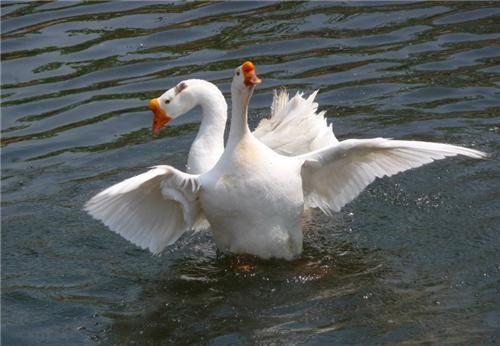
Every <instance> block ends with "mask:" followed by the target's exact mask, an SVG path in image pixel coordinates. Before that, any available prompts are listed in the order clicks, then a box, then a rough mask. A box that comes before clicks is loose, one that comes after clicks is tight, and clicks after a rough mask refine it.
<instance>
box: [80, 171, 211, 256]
mask: <svg viewBox="0 0 500 346" xmlns="http://www.w3.org/2000/svg"><path fill="white" fill-rule="evenodd" d="M198 190H199V181H198V176H195V175H190V174H186V173H183V172H181V171H179V170H177V169H175V168H173V167H170V166H156V167H153V168H152V169H150V170H149V171H147V172H145V173H142V174H139V175H137V176H135V177H132V178H129V179H126V180H124V181H122V182H120V183H118V184H115V185H113V186H111V187H109V188H107V189H106V190H104V191H102V192H101V193H99V194H97V195H96V196H94V197H92V198H91V199H90V200H89V201H88V202H87V203H86V204H85V210H86V211H87V212H88V213H89V214H90V215H92V216H93V217H94V218H96V219H98V220H101V221H102V222H103V223H104V224H105V225H106V226H108V227H109V228H110V229H111V230H112V231H114V232H116V233H118V234H120V235H121V236H122V237H124V238H125V239H127V240H129V241H130V242H132V243H133V244H135V245H137V246H139V247H141V248H143V249H149V250H150V251H151V252H153V253H155V254H158V253H160V252H161V251H162V250H163V249H164V248H165V247H166V246H168V245H170V244H172V243H174V242H175V241H176V240H177V239H178V238H179V237H180V236H181V235H182V234H183V233H184V232H185V231H187V230H189V229H191V228H193V227H196V225H200V224H202V223H204V224H206V220H205V217H204V215H203V213H202V212H201V211H200V206H199V203H198V201H197V198H196V197H197V192H198Z"/></svg>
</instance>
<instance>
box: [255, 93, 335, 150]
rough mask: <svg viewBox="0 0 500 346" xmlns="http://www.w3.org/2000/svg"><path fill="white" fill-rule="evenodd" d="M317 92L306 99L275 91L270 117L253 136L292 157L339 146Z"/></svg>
mask: <svg viewBox="0 0 500 346" xmlns="http://www.w3.org/2000/svg"><path fill="white" fill-rule="evenodd" d="M317 93H318V92H317V91H315V92H313V93H312V94H311V95H309V97H308V98H307V99H306V98H304V97H303V94H302V93H297V94H296V95H295V96H294V97H292V99H290V100H289V99H288V92H287V91H286V90H285V89H282V90H281V91H280V93H279V94H278V93H277V92H276V90H275V91H274V97H273V103H272V105H271V117H270V118H268V119H262V120H261V121H260V122H259V125H258V126H257V128H256V129H255V131H254V132H253V134H254V136H255V137H256V138H258V139H259V140H260V141H261V142H263V143H264V144H266V145H267V146H268V147H269V148H271V149H273V150H274V151H276V152H277V153H279V154H282V155H287V156H293V155H300V154H304V153H307V152H310V151H314V150H317V149H320V148H323V147H325V146H327V145H332V144H334V143H337V142H338V141H337V139H336V138H335V135H334V134H333V130H332V125H328V124H327V121H326V118H325V112H319V113H317V110H318V104H317V103H316V102H314V98H315V97H316V94H317Z"/></svg>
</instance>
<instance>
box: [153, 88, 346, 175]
mask: <svg viewBox="0 0 500 346" xmlns="http://www.w3.org/2000/svg"><path fill="white" fill-rule="evenodd" d="M316 94H317V91H315V92H314V93H312V94H311V95H310V96H309V97H308V98H307V99H305V98H304V97H302V95H303V94H302V93H297V94H296V95H295V96H294V97H293V98H292V99H289V96H288V93H287V92H286V91H285V90H282V91H281V92H280V93H279V94H278V93H276V91H275V93H274V97H273V102H272V105H271V116H270V118H268V119H263V120H261V121H260V123H259V125H258V126H257V128H256V129H255V131H254V132H253V134H254V136H255V137H257V138H258V139H259V140H260V141H261V142H263V143H264V144H266V145H267V146H268V147H269V148H271V149H273V150H274V151H276V152H277V153H279V154H282V155H286V156H292V155H299V154H303V153H307V152H310V151H313V150H317V149H319V148H323V147H325V146H327V145H332V144H334V143H337V142H338V141H337V139H336V138H335V135H334V134H333V131H332V126H331V125H327V121H326V119H325V117H324V114H325V112H320V113H317V112H316V111H317V109H318V104H317V103H315V102H314V98H315V97H316ZM196 106H200V108H201V110H202V120H201V124H200V129H199V130H198V134H197V135H196V138H195V139H194V141H193V144H192V145H191V148H190V150H189V155H188V160H187V169H186V171H187V172H188V173H192V174H201V173H204V172H207V171H208V170H209V169H210V168H212V167H213V166H214V165H215V163H216V162H217V161H218V160H219V158H220V156H221V155H222V152H223V151H224V130H225V127H226V120H227V103H226V100H225V98H224V95H223V94H222V92H221V91H220V90H219V88H217V87H216V86H215V85H214V84H212V83H210V82H208V81H205V80H201V79H188V80H185V81H182V82H180V83H179V84H177V85H176V86H175V87H173V88H171V89H169V90H167V91H166V92H164V93H163V94H162V95H161V96H160V97H158V98H155V99H153V100H151V102H150V103H149V108H150V109H151V110H152V111H153V113H154V118H153V126H152V132H153V134H157V133H158V132H159V131H160V129H161V128H162V127H163V126H165V125H166V124H167V123H168V122H169V121H170V120H172V119H175V118H177V117H179V116H182V115H183V114H185V113H187V112H189V111H190V110H191V109H193V108H195V107H196Z"/></svg>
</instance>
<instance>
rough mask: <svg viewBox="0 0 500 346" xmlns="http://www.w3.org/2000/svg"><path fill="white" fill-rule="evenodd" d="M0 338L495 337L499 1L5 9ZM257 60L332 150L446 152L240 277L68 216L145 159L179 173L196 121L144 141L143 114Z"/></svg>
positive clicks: (260, 106)
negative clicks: (297, 97) (406, 144)
mask: <svg viewBox="0 0 500 346" xmlns="http://www.w3.org/2000/svg"><path fill="white" fill-rule="evenodd" d="M1 10H2V13H1V31H2V33H1V58H2V62H1V68H2V70H1V92H2V97H1V112H2V148H1V149H2V245H1V246H2V253H1V255H2V268H1V269H2V306H1V309H2V321H1V324H2V343H3V344H5V345H40V344H50V345H79V344H95V343H97V344H105V345H108V344H116V345H126V344H134V343H135V344H140V345H144V344H150V345H156V344H158V345H160V344H162V345H167V344H172V345H181V344H209V345H229V344H259V345H271V344H287V345H289V344H308V345H345V344H355V345H370V344H398V345H403V344H404V345H406V344H440V345H441V344H463V345H472V344H476V345H477V344H495V343H499V342H500V254H499V249H500V170H499V168H500V165H499V163H498V156H495V155H496V154H495V153H496V152H498V150H499V147H500V144H499V143H500V141H499V139H500V138H499V131H500V130H499V128H500V89H499V86H500V68H499V63H500V44H499V42H500V6H499V4H498V3H496V2H385V3H382V2H369V3H361V2H338V3H335V2H312V3H300V2H286V3H274V2H231V3H215V2H213V3H211V2H177V3H167V2H138V1H137V2H133V1H127V2H123V1H122V2H78V3H77V2H68V1H61V2H25V3H15V2H7V1H3V2H2V4H1ZM246 59H252V60H253V61H254V62H255V64H256V66H257V70H258V72H259V73H260V74H261V75H262V76H263V77H264V83H263V84H262V85H260V86H259V88H258V89H257V90H256V93H255V96H254V97H253V99H252V102H251V110H250V113H251V114H250V120H251V122H252V125H255V124H256V123H257V121H258V120H259V119H260V118H262V117H263V116H266V115H267V114H268V107H269V105H270V102H271V95H272V89H274V88H278V87H280V86H286V87H288V88H289V89H290V90H291V91H292V92H295V91H296V90H304V91H306V92H311V91H313V90H315V89H318V88H319V89H320V93H319V96H318V102H319V103H320V109H322V110H326V111H327V115H328V116H329V121H330V122H332V123H333V125H334V129H335V132H336V134H337V137H338V138H339V139H346V138H353V137H357V138H370V137H375V136H385V137H393V138H399V139H417V140H430V141H437V142H449V143H454V144H459V145H464V146H468V147H474V148H478V149H480V150H484V151H487V152H490V153H493V154H494V156H493V159H492V160H488V161H475V160H470V159H459V158H454V159H448V160H445V161H441V162H438V163H434V164H432V165H429V166H425V167H423V168H420V169H418V170H414V171H410V172H407V173H404V174H401V175H398V176H396V177H393V178H389V179H387V178H386V179H382V180H378V181H376V182H375V183H374V184H372V185H371V186H370V187H369V188H368V189H367V190H366V191H365V192H364V193H363V194H361V196H360V197H359V198H357V199H356V200H355V201H353V202H352V203H350V204H349V205H347V206H346V207H345V208H344V210H343V211H342V212H340V213H338V214H337V215H335V217H334V218H327V217H326V216H324V215H322V214H320V213H319V212H315V213H314V215H313V221H312V222H311V224H310V225H309V226H308V231H307V233H306V235H305V245H304V246H305V251H304V254H303V256H302V257H301V258H300V259H298V260H296V261H293V262H289V263H288V262H281V261H268V262H261V263H258V264H257V267H256V268H255V270H254V271H253V272H250V273H240V272H237V271H234V270H232V269H231V266H230V265H229V263H228V261H227V259H225V258H218V257H217V256H216V249H215V244H214V242H213V239H212V238H211V235H210V233H200V234H194V235H193V234H191V235H188V236H185V237H183V238H182V239H181V240H180V241H179V242H178V243H177V244H175V245H174V246H172V247H170V248H168V249H167V251H166V252H165V253H164V254H163V255H162V256H160V257H153V256H151V255H150V254H149V253H147V252H145V251H142V250H140V249H138V248H136V247H134V246H133V245H131V244H130V243H128V242H126V241H125V240H123V239H121V238H120V237H119V236H117V235H116V234H114V233H112V232H110V231H109V230H107V229H106V227H104V226H103V225H102V224H101V223H99V222H97V221H95V220H93V219H91V218H90V217H89V216H88V215H86V214H85V213H84V212H83V211H82V206H83V204H84V203H85V201H86V200H87V199H89V198H90V197H91V196H92V195H93V194H95V193H97V192H98V191H100V190H101V189H103V188H105V187H107V186H110V185H111V184H113V183H115V182H118V181H120V180H122V179H125V178H128V177H130V176H132V175H134V174H137V173H139V172H142V171H144V170H145V169H146V168H147V167H149V166H152V165H156V164H171V165H174V166H176V167H179V168H183V167H184V164H185V162H186V157H187V152H188V150H189V146H190V143H191V141H192V140H193V138H194V136H195V133H196V131H197V128H198V127H197V126H198V125H197V121H198V120H199V116H200V114H199V111H198V110H194V111H192V112H191V114H190V116H188V117H186V118H184V119H178V120H176V121H175V122H173V123H172V125H171V126H169V127H168V128H167V129H164V130H163V131H162V133H161V135H160V136H159V137H157V138H152V137H151V135H150V122H151V114H150V112H149V111H148V110H147V108H146V104H147V102H148V100H149V99H150V98H152V97H155V96H158V95H160V94H161V93H162V92H163V91H164V90H166V89H168V88H170V87H172V86H173V85H175V84H176V83H177V82H179V81H181V80H183V79H187V78H203V79H208V80H210V81H212V82H215V83H216V84H218V85H219V86H220V87H221V88H222V90H223V91H224V93H225V94H226V96H229V82H230V79H231V77H232V70H233V68H234V67H236V66H238V65H239V64H241V62H243V61H244V60H246Z"/></svg>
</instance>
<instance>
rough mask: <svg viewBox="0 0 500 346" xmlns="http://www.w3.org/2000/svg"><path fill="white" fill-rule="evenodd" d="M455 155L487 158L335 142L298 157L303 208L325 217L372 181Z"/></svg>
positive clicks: (396, 143) (429, 146)
mask: <svg viewBox="0 0 500 346" xmlns="http://www.w3.org/2000/svg"><path fill="white" fill-rule="evenodd" d="M456 155H463V156H467V157H471V158H475V159H480V158H486V157H487V154H485V153H483V152H481V151H478V150H474V149H469V148H464V147H459V146H455V145H450V144H441V143H431V142H420V141H401V140H391V139H385V138H373V139H349V140H346V141H342V142H339V143H337V144H334V145H332V146H329V147H327V148H324V149H320V150H317V151H315V152H313V153H310V154H306V155H302V156H299V158H303V159H304V164H303V166H302V172H301V174H302V181H303V189H304V196H305V201H306V206H309V207H318V208H320V209H321V210H323V211H324V212H325V213H326V214H331V213H333V212H337V211H339V210H340V209H341V208H342V207H343V206H344V205H346V204H347V203H349V202H350V201H352V200H353V199H354V198H356V196H358V195H359V194H360V193H361V191H363V190H364V189H365V188H366V186H368V185H369V184H370V183H372V182H373V181H374V180H375V178H381V177H383V176H391V175H394V174H397V173H399V172H403V171H406V170H408V169H411V168H416V167H420V166H422V165H424V164H427V163H430V162H433V161H435V160H440V159H444V158H446V157H449V156H456Z"/></svg>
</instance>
